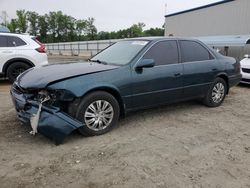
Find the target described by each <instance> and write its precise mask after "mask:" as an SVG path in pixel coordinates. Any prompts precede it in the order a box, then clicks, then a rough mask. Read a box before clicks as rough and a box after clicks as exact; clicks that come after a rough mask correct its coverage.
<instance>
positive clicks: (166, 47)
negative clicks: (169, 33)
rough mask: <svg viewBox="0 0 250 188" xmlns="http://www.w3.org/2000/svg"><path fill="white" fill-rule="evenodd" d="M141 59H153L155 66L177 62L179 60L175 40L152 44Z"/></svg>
mask: <svg viewBox="0 0 250 188" xmlns="http://www.w3.org/2000/svg"><path fill="white" fill-rule="evenodd" d="M143 59H154V61H155V66H159V65H168V64H177V63H178V62H179V56H178V47H177V42H176V41H174V40H172V41H161V42H158V43H156V44H155V45H154V46H152V47H151V48H150V49H149V50H148V51H147V52H146V54H145V55H144V56H143Z"/></svg>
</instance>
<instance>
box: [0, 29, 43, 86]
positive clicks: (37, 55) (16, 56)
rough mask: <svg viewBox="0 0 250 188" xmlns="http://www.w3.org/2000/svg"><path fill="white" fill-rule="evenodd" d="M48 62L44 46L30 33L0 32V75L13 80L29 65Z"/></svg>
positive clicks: (37, 65) (39, 64)
mask: <svg viewBox="0 0 250 188" xmlns="http://www.w3.org/2000/svg"><path fill="white" fill-rule="evenodd" d="M46 64H48V57H47V54H46V50H45V46H44V45H43V44H41V43H40V42H39V41H38V40H37V39H36V38H35V37H32V36H30V35H22V34H14V33H0V76H1V77H8V79H9V80H10V81H11V82H14V81H15V79H16V77H17V76H18V75H19V74H20V73H22V72H23V71H25V70H27V69H29V68H31V67H34V66H36V67H39V66H42V65H46Z"/></svg>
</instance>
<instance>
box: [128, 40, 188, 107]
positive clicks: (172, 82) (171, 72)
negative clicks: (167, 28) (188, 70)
mask: <svg viewBox="0 0 250 188" xmlns="http://www.w3.org/2000/svg"><path fill="white" fill-rule="evenodd" d="M142 59H153V60H154V61H155V66H154V67H151V68H143V69H142V70H135V69H133V70H132V71H133V72H132V78H133V79H132V80H133V97H132V108H133V109H137V108H138V109H139V108H146V107H151V106H154V105H161V104H165V103H169V102H174V101H178V100H179V99H180V97H181V94H182V74H183V65H182V64H180V63H179V55H178V47H177V42H176V41H175V40H165V41H160V42H157V43H156V44H154V45H153V46H152V47H151V48H150V49H149V50H148V51H147V52H146V53H145V55H144V56H143V57H142Z"/></svg>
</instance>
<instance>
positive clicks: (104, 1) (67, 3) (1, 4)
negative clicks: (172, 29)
mask: <svg viewBox="0 0 250 188" xmlns="http://www.w3.org/2000/svg"><path fill="white" fill-rule="evenodd" d="M218 1H221V0H0V16H1V14H2V11H6V12H7V15H8V19H10V18H15V17H16V13H15V12H16V10H20V9H25V10H27V11H35V12H37V13H39V14H45V13H48V12H50V11H59V10H61V11H62V12H63V13H65V14H67V15H70V16H73V17H75V18H76V19H86V18H87V17H94V18H95V26H96V27H97V29H98V31H117V30H119V29H125V28H128V27H130V26H131V25H133V24H136V23H139V22H143V23H145V24H146V27H145V29H148V28H151V27H162V25H163V24H164V15H166V14H171V13H175V12H179V11H183V10H186V9H190V8H194V7H199V6H202V5H206V4H210V3H214V2H218ZM1 21H2V20H1V19H0V22H1Z"/></svg>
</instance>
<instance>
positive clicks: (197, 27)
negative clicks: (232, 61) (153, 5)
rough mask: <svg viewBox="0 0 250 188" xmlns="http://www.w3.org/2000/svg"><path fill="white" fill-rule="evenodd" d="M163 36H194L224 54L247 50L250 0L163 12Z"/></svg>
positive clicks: (239, 54) (238, 55)
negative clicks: (166, 13)
mask: <svg viewBox="0 0 250 188" xmlns="http://www.w3.org/2000/svg"><path fill="white" fill-rule="evenodd" d="M165 36H176V37H197V38H198V39H200V40H201V41H203V42H205V43H207V44H208V45H210V46H211V47H213V48H219V49H220V50H221V52H222V53H224V54H225V55H229V56H233V57H235V58H237V59H242V58H243V56H244V54H250V45H249V44H250V0H224V1H219V2H217V3H212V4H208V5H205V6H201V7H197V8H193V9H189V10H185V11H181V12H177V13H173V14H168V15H166V16H165Z"/></svg>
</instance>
